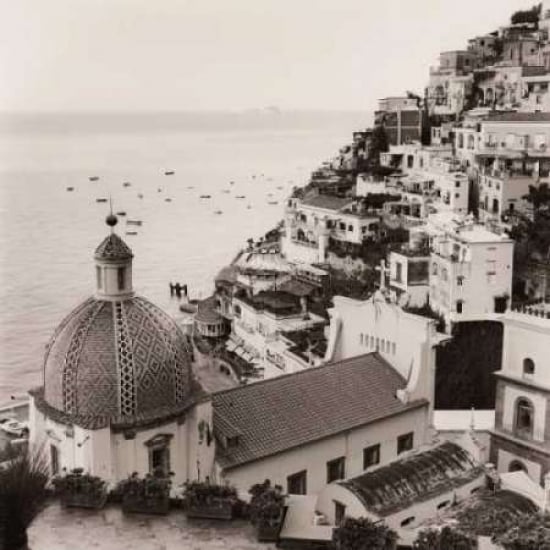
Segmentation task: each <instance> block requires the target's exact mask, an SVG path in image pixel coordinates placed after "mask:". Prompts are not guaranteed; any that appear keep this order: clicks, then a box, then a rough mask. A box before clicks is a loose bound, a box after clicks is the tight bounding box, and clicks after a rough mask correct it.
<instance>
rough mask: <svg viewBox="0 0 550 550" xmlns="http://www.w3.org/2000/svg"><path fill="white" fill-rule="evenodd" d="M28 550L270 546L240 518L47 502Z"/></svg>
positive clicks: (243, 549)
mask: <svg viewBox="0 0 550 550" xmlns="http://www.w3.org/2000/svg"><path fill="white" fill-rule="evenodd" d="M28 534H29V545H28V548H29V549H30V550H88V549H93V550H274V549H275V546H274V545H272V544H263V543H259V542H257V541H256V539H255V533H254V529H253V527H252V526H251V525H250V524H249V523H247V522H244V521H241V520H239V521H230V522H226V521H213V520H189V521H187V519H186V517H185V515H184V513H183V512H182V511H181V510H174V511H172V512H171V513H170V514H169V515H168V516H149V515H139V514H132V515H125V514H123V513H122V510H121V509H120V507H118V506H114V505H113V506H108V507H106V508H105V509H103V510H100V511H91V510H82V509H76V508H70V509H64V508H62V507H61V506H60V505H59V504H58V503H57V502H56V503H52V504H50V505H49V506H48V507H47V508H46V509H45V510H44V511H43V512H42V513H41V514H40V515H39V516H38V517H37V518H36V519H35V520H34V522H33V524H32V525H31V527H30V528H29V532H28Z"/></svg>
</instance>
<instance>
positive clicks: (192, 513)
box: [185, 499, 233, 520]
mask: <svg viewBox="0 0 550 550" xmlns="http://www.w3.org/2000/svg"><path fill="white" fill-rule="evenodd" d="M185 514H186V515H187V517H188V518H194V519H225V520H228V519H232V518H233V501H232V500H226V499H217V500H215V501H213V502H210V503H201V504H199V503H196V504H190V505H189V506H188V507H187V510H186V512H185Z"/></svg>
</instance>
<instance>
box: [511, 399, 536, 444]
mask: <svg viewBox="0 0 550 550" xmlns="http://www.w3.org/2000/svg"><path fill="white" fill-rule="evenodd" d="M515 413H516V414H515V421H514V432H515V433H516V435H519V436H521V437H533V426H534V422H535V407H534V406H533V403H531V401H529V399H525V398H524V397H520V398H519V399H518V400H517V401H516V409H515Z"/></svg>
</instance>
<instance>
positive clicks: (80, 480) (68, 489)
mask: <svg viewBox="0 0 550 550" xmlns="http://www.w3.org/2000/svg"><path fill="white" fill-rule="evenodd" d="M52 483H53V485H54V487H55V491H56V493H57V494H58V495H59V496H60V497H61V503H62V504H63V506H76V507H80V508H94V509H100V508H103V506H105V503H106V502H107V484H106V482H105V481H103V480H102V479H101V478H99V477H97V476H93V475H90V474H85V473H84V469H83V468H74V469H73V470H71V472H69V473H67V474H65V475H62V476H57V477H55V478H54V479H53V480H52Z"/></svg>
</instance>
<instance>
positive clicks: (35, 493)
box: [0, 449, 48, 550]
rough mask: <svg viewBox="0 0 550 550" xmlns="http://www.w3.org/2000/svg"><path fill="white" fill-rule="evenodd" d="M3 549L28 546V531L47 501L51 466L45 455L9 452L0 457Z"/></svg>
mask: <svg viewBox="0 0 550 550" xmlns="http://www.w3.org/2000/svg"><path fill="white" fill-rule="evenodd" d="M0 462H2V463H3V467H2V469H0V548H3V549H5V550H18V549H20V548H25V547H26V544H27V527H28V526H29V525H30V523H31V522H32V520H33V519H34V517H35V516H36V515H37V514H38V512H39V511H40V509H41V507H42V505H43V503H44V502H45V500H46V497H47V490H46V483H47V481H48V465H47V463H46V461H45V459H44V456H43V454H41V453H39V452H37V453H36V454H29V453H28V452H27V451H24V452H22V451H12V450H11V449H8V451H7V452H6V453H3V454H2V455H1V456H0Z"/></svg>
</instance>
